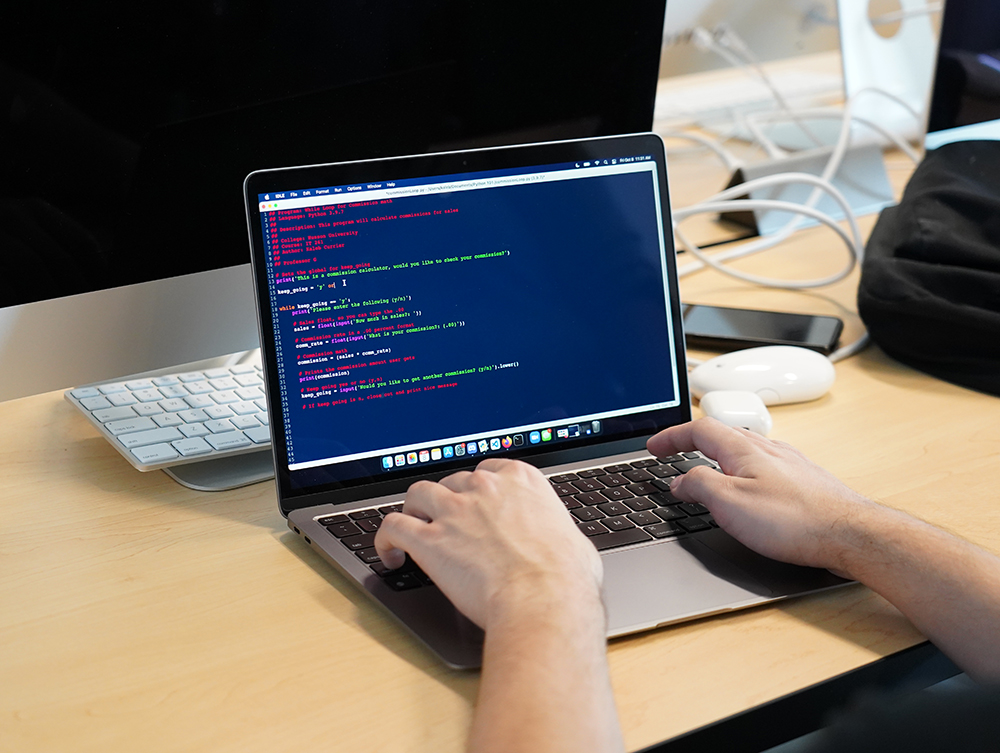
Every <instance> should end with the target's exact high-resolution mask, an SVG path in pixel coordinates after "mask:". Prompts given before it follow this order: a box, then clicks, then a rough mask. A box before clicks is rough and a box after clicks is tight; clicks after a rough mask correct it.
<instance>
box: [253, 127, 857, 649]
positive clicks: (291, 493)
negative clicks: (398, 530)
mask: <svg viewBox="0 0 1000 753" xmlns="http://www.w3.org/2000/svg"><path fill="white" fill-rule="evenodd" d="M245 198H246V206H247V216H248V222H249V232H250V240H251V246H252V251H253V270H254V279H255V287H256V293H257V300H258V310H259V322H260V331H261V350H262V360H263V365H264V372H265V379H266V383H267V393H268V400H269V403H270V406H271V412H270V416H271V418H270V420H271V428H272V448H273V452H274V460H275V477H276V484H277V494H278V503H279V506H280V509H281V513H282V514H283V515H284V516H285V517H286V518H287V520H288V526H289V528H290V529H291V530H292V531H294V532H295V533H296V534H298V535H299V536H301V537H302V540H303V541H304V542H306V543H307V544H308V545H309V546H310V547H312V548H313V549H315V550H316V551H317V552H319V554H320V555H322V557H323V558H324V559H325V560H327V561H328V562H329V563H330V564H331V565H333V566H334V567H336V568H337V569H338V570H339V571H340V572H341V573H342V574H343V575H345V576H346V577H347V578H349V579H351V580H352V581H353V582H354V583H355V584H356V586H357V587H358V588H359V589H361V591H363V592H364V593H365V594H367V595H368V596H369V597H371V598H372V599H373V600H374V601H375V602H377V603H378V604H380V605H381V606H382V607H383V608H384V609H385V610H387V611H388V612H389V613H390V614H391V615H393V616H394V617H395V618H397V619H398V620H399V622H400V623H401V624H402V625H404V626H405V627H406V628H407V629H408V630H409V631H410V632H411V633H412V634H413V635H414V636H415V637H416V638H417V639H419V640H420V641H421V642H423V643H424V644H426V646H427V647H429V648H430V649H431V650H432V651H433V652H435V653H436V654H437V655H438V656H439V657H440V658H441V659H442V660H443V661H444V662H446V663H447V664H448V665H450V666H453V667H475V666H477V665H478V664H479V663H480V660H481V650H482V640H483V635H482V631H481V630H480V629H479V628H478V627H476V626H475V625H474V624H473V623H471V622H470V621H469V620H467V619H466V618H465V617H464V616H463V615H461V614H460V613H459V612H458V611H457V610H456V609H455V608H454V607H453V606H452V605H451V603H450V602H449V601H448V599H447V598H445V596H444V595H443V594H442V593H441V592H440V591H439V590H438V589H437V588H436V587H435V586H434V584H433V583H432V582H431V581H430V579H429V578H428V577H427V576H426V574H424V573H423V572H422V571H421V570H420V569H419V567H418V565H417V563H408V564H407V565H406V566H404V567H403V568H400V569H399V570H395V571H389V570H387V569H386V568H385V567H384V566H383V565H382V563H381V562H380V561H379V560H378V557H377V554H376V553H375V550H374V548H373V540H374V535H375V531H376V530H377V528H378V526H379V524H380V523H381V520H382V519H383V517H384V516H385V515H386V514H389V513H390V512H392V511H395V510H399V509H400V507H401V504H402V501H403V498H404V495H405V493H406V489H407V488H408V487H409V486H410V484H412V483H413V482H414V481H416V480H418V479H432V480H433V479H440V478H442V477H444V476H446V475H448V474H450V473H453V472H455V471H458V470H461V469H468V468H472V467H474V466H475V465H476V464H477V463H478V462H479V461H480V460H481V459H483V458H486V457H503V458H512V459H519V460H523V461H525V462H528V463H531V464H533V465H535V466H537V467H539V468H540V469H542V470H543V471H544V472H545V473H546V475H548V476H549V478H550V481H551V482H552V484H553V486H554V488H555V490H556V492H557V493H558V494H559V495H560V498H561V499H562V500H563V502H564V503H565V505H566V507H567V515H572V516H573V517H574V519H575V520H576V522H577V523H578V525H579V527H580V529H581V531H582V532H583V533H584V534H585V535H587V536H588V537H589V538H590V540H591V541H592V542H593V543H594V545H595V546H596V547H597V548H598V549H599V550H600V551H601V554H602V556H603V558H604V569H605V585H604V599H605V603H606V606H607V611H608V622H609V634H610V635H611V636H618V635H624V634H628V633H634V632H637V631H642V630H647V629H651V628H655V627H657V626H660V625H667V624H670V623H674V622H679V621H682V620H687V619H691V618H695V617H701V616H704V615H708V614H714V613H719V612H724V611H727V610H731V609H740V608H743V607H750V606H754V605H757V604H762V603H765V602H768V601H772V600H774V599H780V598H785V597H788V596H792V595H796V594H801V593H806V592H810V591H816V590H820V589H824V588H830V587H833V586H836V585H840V584H843V583H844V582H845V581H843V580H841V579H839V578H836V577H834V576H832V575H831V574H829V573H827V572H826V571H817V570H812V569H808V568H799V567H793V566H789V565H783V564H779V563H777V562H774V561H772V560H768V559H765V558H763V557H760V556H758V555H756V554H754V553H752V552H750V551H749V550H748V549H746V548H745V547H743V546H742V545H740V544H738V543H737V542H736V541H735V540H734V539H732V538H731V537H730V536H728V535H727V534H725V533H724V532H723V531H721V530H720V529H719V528H718V527H717V526H716V525H715V524H714V521H712V520H711V516H710V515H708V511H707V510H705V509H704V508H703V507H701V506H699V505H685V504H683V503H681V502H680V501H679V500H677V499H675V498H673V497H671V496H670V493H669V482H670V478H671V477H672V476H674V475H677V474H678V473H682V472H686V471H687V470H689V469H690V468H691V467H693V466H694V465H704V464H709V465H711V464H712V461H711V460H709V459H706V458H703V457H701V456H699V455H697V454H694V453H692V454H688V455H684V456H675V457H670V458H659V459H658V458H653V457H650V456H649V454H648V453H647V452H646V451H645V444H646V440H647V439H648V438H649V437H650V436H652V435H653V434H655V433H656V432H658V431H659V430H660V429H663V428H664V427H667V426H672V425H675V424H679V423H682V422H685V421H688V420H690V417H691V405H690V398H689V394H688V383H687V370H686V367H685V356H684V335H683V331H682V324H681V322H682V318H681V314H680V301H679V298H678V284H677V272H676V267H675V260H674V248H673V244H672V233H671V219H670V209H669V201H668V191H667V171H666V160H665V156H664V147H663V143H662V141H661V140H660V138H659V137H658V136H656V135H653V134H638V135H627V136H616V137H607V138H595V139H584V140H575V141H564V142H554V143H544V144H531V145H522V146H510V147H499V148H490V149H477V150H468V151H458V152H449V153H443V154H429V155H417V156H408V157H399V158H393V159H378V160H369V161H361V162H349V163H339V164H329V165H314V166H308V167H293V168H287V169H275V170H263V171H259V172H254V173H252V174H251V175H249V176H248V177H247V179H246V182H245Z"/></svg>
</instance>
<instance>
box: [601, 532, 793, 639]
mask: <svg viewBox="0 0 1000 753" xmlns="http://www.w3.org/2000/svg"><path fill="white" fill-rule="evenodd" d="M603 560H604V603H605V605H606V607H607V610H608V632H609V634H611V635H621V634H624V633H629V632H633V631H638V630H643V629H648V628H651V627H655V626H656V625H663V624H666V623H669V622H676V621H679V620H683V619H688V618H691V617H696V616H699V615H705V614H711V613H713V612H718V611H722V610H725V609H729V608H732V607H740V606H749V605H751V604H756V603H761V602H764V601H767V600H768V599H770V598H771V597H772V596H773V595H774V594H773V592H772V591H771V589H770V588H768V587H767V586H765V585H764V584H763V583H761V582H760V581H758V580H756V579H754V578H753V577H751V576H750V574H749V573H747V572H746V571H745V570H743V569H741V568H740V567H738V566H737V565H735V564H733V563H732V562H730V561H729V560H727V559H725V558H724V557H722V556H720V555H719V554H717V553H716V552H714V551H712V549H710V548H709V547H707V546H705V545H703V544H701V543H699V542H698V541H697V539H696V538H695V537H686V538H683V539H679V540H677V541H664V542H661V543H658V544H654V545H651V546H643V547H637V548H635V549H628V550H624V551H618V552H609V553H606V554H605V555H604V556H603Z"/></svg>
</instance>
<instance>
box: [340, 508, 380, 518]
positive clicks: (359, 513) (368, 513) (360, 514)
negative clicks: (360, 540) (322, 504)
mask: <svg viewBox="0 0 1000 753" xmlns="http://www.w3.org/2000/svg"><path fill="white" fill-rule="evenodd" d="M347 515H348V516H349V517H350V518H351V519H352V520H361V519H362V518H377V517H379V512H378V510H355V511H354V512H349V513H347Z"/></svg>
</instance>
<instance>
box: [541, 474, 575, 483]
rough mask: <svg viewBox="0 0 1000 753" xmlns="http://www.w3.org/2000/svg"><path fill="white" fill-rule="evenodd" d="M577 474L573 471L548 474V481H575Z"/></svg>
mask: <svg viewBox="0 0 1000 753" xmlns="http://www.w3.org/2000/svg"><path fill="white" fill-rule="evenodd" d="M578 478H580V477H579V476H577V475H576V474H575V473H560V474H559V475H558V476H549V481H551V482H552V483H553V484H565V483H566V482H567V481H576V480H577V479H578Z"/></svg>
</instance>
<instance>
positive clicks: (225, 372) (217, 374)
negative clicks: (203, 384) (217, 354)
mask: <svg viewBox="0 0 1000 753" xmlns="http://www.w3.org/2000/svg"><path fill="white" fill-rule="evenodd" d="M229 376H230V372H229V369H226V368H218V369H208V370H207V371H206V372H205V378H206V379H208V380H212V379H227V378H229ZM216 389H219V390H228V389H230V388H229V387H216Z"/></svg>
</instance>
